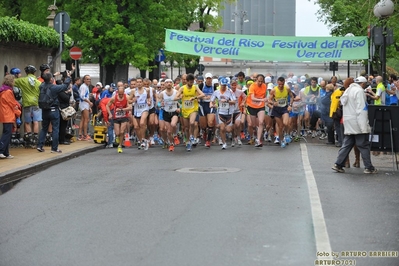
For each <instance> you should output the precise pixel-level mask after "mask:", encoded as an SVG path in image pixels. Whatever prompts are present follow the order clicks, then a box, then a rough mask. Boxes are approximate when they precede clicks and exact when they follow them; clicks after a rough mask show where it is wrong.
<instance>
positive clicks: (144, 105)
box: [135, 103, 148, 113]
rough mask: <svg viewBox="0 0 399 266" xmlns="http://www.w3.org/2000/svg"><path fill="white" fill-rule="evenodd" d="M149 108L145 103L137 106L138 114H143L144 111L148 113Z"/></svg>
mask: <svg viewBox="0 0 399 266" xmlns="http://www.w3.org/2000/svg"><path fill="white" fill-rule="evenodd" d="M147 106H148V105H147V104H143V103H142V104H137V105H135V108H136V112H137V113H142V112H143V111H146V108H147Z"/></svg>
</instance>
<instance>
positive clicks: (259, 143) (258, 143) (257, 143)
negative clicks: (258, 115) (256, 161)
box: [255, 139, 263, 147]
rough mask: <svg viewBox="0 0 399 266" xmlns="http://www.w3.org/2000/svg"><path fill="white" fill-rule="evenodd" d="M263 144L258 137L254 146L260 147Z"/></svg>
mask: <svg viewBox="0 0 399 266" xmlns="http://www.w3.org/2000/svg"><path fill="white" fill-rule="evenodd" d="M262 146H263V144H262V142H260V141H259V140H258V139H256V140H255V147H262Z"/></svg>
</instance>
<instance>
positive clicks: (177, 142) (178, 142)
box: [173, 136, 180, 145]
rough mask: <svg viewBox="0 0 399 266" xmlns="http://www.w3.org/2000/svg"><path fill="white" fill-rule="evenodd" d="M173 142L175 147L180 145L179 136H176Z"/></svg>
mask: <svg viewBox="0 0 399 266" xmlns="http://www.w3.org/2000/svg"><path fill="white" fill-rule="evenodd" d="M173 141H174V143H175V145H179V144H180V140H179V138H178V137H177V136H175V137H174V138H173Z"/></svg>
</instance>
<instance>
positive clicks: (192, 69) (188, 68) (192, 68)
mask: <svg viewBox="0 0 399 266" xmlns="http://www.w3.org/2000/svg"><path fill="white" fill-rule="evenodd" d="M195 61H196V63H195V64H194V65H193V64H192V62H191V60H190V61H187V62H186V61H184V63H185V65H186V74H188V73H191V74H195V71H196V70H197V66H198V65H199V57H198V58H196V59H195ZM190 63H191V64H190ZM191 65H193V66H191Z"/></svg>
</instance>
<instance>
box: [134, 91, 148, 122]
mask: <svg viewBox="0 0 399 266" xmlns="http://www.w3.org/2000/svg"><path fill="white" fill-rule="evenodd" d="M135 96H136V102H135V104H134V116H135V117H141V115H142V113H143V112H146V111H147V112H148V110H149V109H150V108H149V106H148V104H147V90H146V89H145V88H144V89H143V93H141V94H140V93H139V91H138V90H136V91H135Z"/></svg>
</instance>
